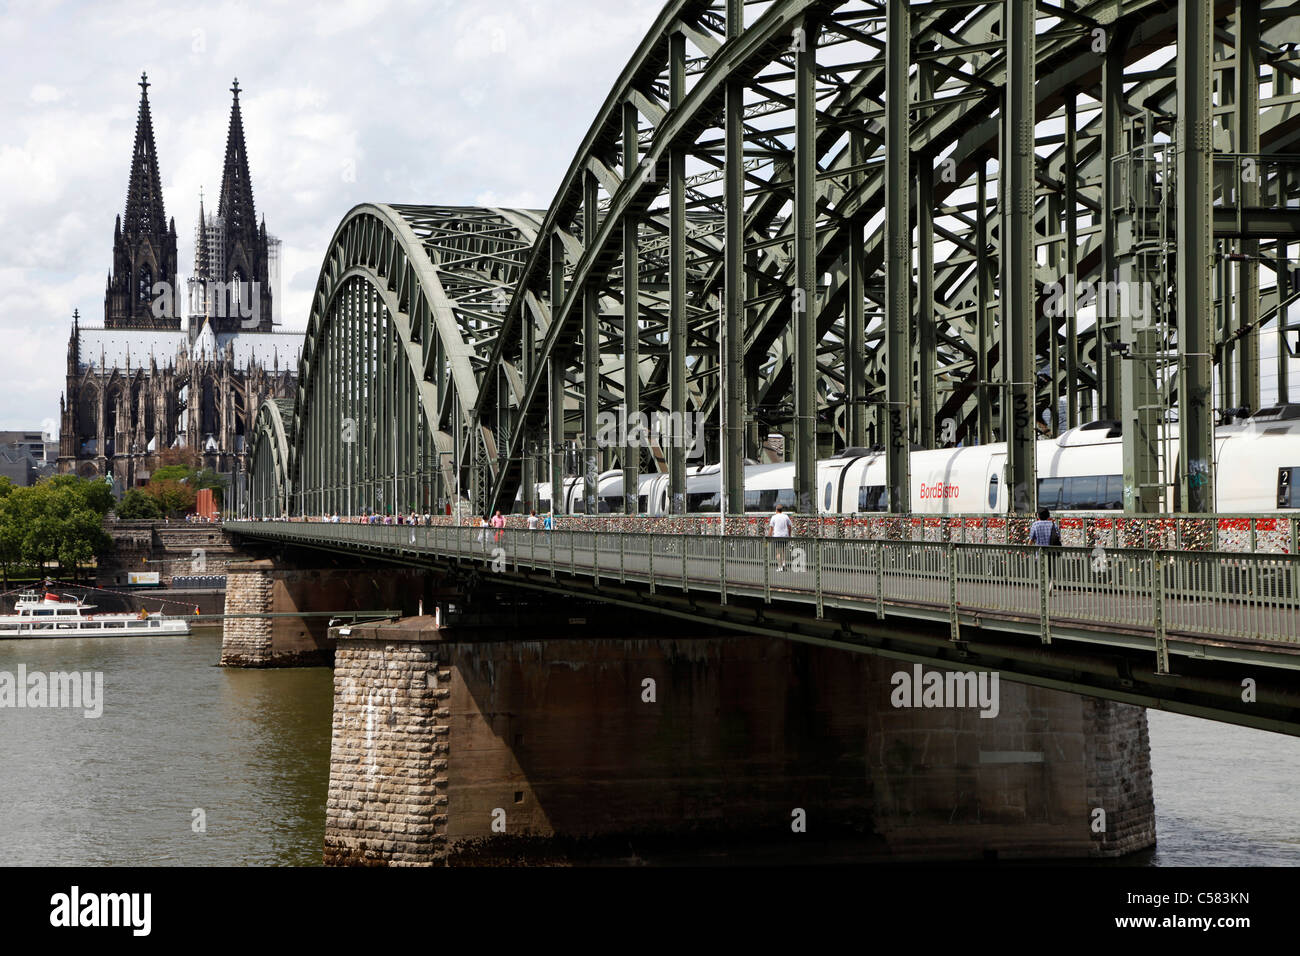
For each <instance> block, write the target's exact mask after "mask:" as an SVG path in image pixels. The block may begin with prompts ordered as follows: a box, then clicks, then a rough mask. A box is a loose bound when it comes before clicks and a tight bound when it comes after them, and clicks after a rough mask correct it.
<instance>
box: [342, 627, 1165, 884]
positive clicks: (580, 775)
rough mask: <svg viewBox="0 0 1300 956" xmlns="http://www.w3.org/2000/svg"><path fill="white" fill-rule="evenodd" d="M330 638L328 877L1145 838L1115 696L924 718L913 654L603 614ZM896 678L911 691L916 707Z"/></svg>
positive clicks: (1015, 690)
mask: <svg viewBox="0 0 1300 956" xmlns="http://www.w3.org/2000/svg"><path fill="white" fill-rule="evenodd" d="M572 613H573V612H570V614H571V615H572ZM335 633H336V636H337V644H336V648H335V672H334V718H333V743H332V752H331V760H330V781H329V796H328V807H327V822H326V834H325V848H324V850H325V853H324V855H325V862H326V863H327V864H332V865H379V866H383V865H474V864H502V863H525V864H542V863H565V862H577V861H590V862H618V861H624V862H650V863H671V862H701V861H709V860H713V861H722V860H727V861H730V862H746V861H754V862H768V861H784V862H809V861H814V860H816V861H825V862H830V861H840V860H872V859H891V860H906V859H945V858H947V859H987V858H992V857H1002V858H1065V857H1113V856H1118V855H1122V854H1126V853H1130V852H1133V851H1137V850H1142V849H1145V848H1148V847H1151V846H1153V845H1154V842H1155V823H1154V806H1153V800H1152V789H1151V774H1150V758H1149V746H1148V739H1147V724H1146V712H1145V710H1143V709H1141V708H1138V707H1134V706H1131V705H1126V704H1117V703H1110V702H1106V701H1101V700H1094V699H1089V698H1083V697H1080V696H1077V695H1074V694H1069V693H1065V692H1060V691H1054V690H1045V689H1041V688H1036V687H1030V686H1026V685H1018V684H1013V683H1010V682H1006V681H999V682H998V684H997V685H996V688H995V692H996V714H993V713H991V711H992V710H993V708H992V707H984V708H983V709H982V710H981V708H979V707H976V706H933V707H931V706H927V705H926V703H925V701H926V699H927V698H926V697H925V696H924V695H923V693H922V687H928V688H930V689H933V683H934V680H935V679H933V678H930V677H929V676H928V675H929V674H931V673H937V674H938V675H940V677H942V675H943V674H944V672H943V671H940V670H938V669H937V668H934V667H931V666H930V665H924V666H921V665H916V664H913V663H910V662H903V661H897V660H891V659H886V658H883V657H873V656H867V655H863V654H857V653H853V652H851V651H844V650H839V649H832V648H827V647H820V646H813V645H808V644H801V643H796V642H793V641H787V640H782V639H780V638H774V637H770V636H746V635H743V634H734V635H732V634H727V635H720V634H716V633H698V634H694V633H692V632H691V631H690V629H689V626H686V625H683V624H682V623H681V622H671V621H669V622H667V623H665V619H650V618H649V616H648V615H647V616H646V619H642V618H641V617H640V616H639V615H630V614H628V613H627V612H625V611H621V612H617V613H613V612H611V613H607V614H603V615H602V614H600V613H599V612H592V613H591V614H590V615H587V616H578V617H573V616H571V617H570V618H569V619H568V620H567V621H566V620H562V619H555V620H549V621H548V620H544V619H542V618H541V617H537V616H531V615H528V614H525V615H523V616H522V618H521V619H520V621H517V622H516V623H515V624H514V625H511V624H508V623H504V622H490V621H487V620H477V621H472V620H469V621H466V620H461V621H460V622H459V623H457V622H455V619H453V620H452V621H450V622H449V620H448V618H447V616H445V615H443V614H441V613H440V614H439V615H438V616H436V617H435V616H425V617H416V618H412V619H408V620H403V621H400V622H395V623H388V624H380V625H367V626H354V627H349V628H339V629H336V632H335ZM666 634H671V635H672V636H664V635H666ZM900 674H904V675H906V677H907V681H908V682H914V681H915V679H916V678H917V677H918V676H920V677H921V681H920V685H919V686H917V687H915V688H914V689H915V695H914V696H912V693H911V692H912V690H913V688H912V687H911V686H910V683H909V685H908V687H907V690H908V695H907V697H906V699H904V695H903V690H904V683H905V682H904V681H902V680H901V679H900V678H899V676H898V675H900ZM953 683H954V685H955V683H956V682H955V681H954V682H953ZM945 686H946V685H945ZM991 686H992V685H991V682H990V683H989V684H986V688H987V687H991ZM949 703H951V701H949ZM967 703H970V702H967ZM908 705H913V706H908ZM981 713H988V714H989V716H981Z"/></svg>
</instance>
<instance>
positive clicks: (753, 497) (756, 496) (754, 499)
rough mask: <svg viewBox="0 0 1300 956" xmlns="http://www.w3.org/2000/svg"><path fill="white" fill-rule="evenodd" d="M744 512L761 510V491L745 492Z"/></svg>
mask: <svg viewBox="0 0 1300 956" xmlns="http://www.w3.org/2000/svg"><path fill="white" fill-rule="evenodd" d="M745 510H746V511H762V510H763V493H762V492H761V491H747V492H745Z"/></svg>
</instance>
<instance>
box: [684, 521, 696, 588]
mask: <svg viewBox="0 0 1300 956" xmlns="http://www.w3.org/2000/svg"><path fill="white" fill-rule="evenodd" d="M694 538H695V536H694V535H686V534H684V535H682V537H681V542H682V593H683V594H685V593H686V592H687V591H689V590H690V585H689V584H688V583H687V581H686V549H687V548H688V547H689V546H690V542H691V541H693V540H694Z"/></svg>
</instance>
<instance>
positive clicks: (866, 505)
mask: <svg viewBox="0 0 1300 956" xmlns="http://www.w3.org/2000/svg"><path fill="white" fill-rule="evenodd" d="M858 510H859V511H884V510H885V486H884V485H863V486H862V487H861V488H859V489H858Z"/></svg>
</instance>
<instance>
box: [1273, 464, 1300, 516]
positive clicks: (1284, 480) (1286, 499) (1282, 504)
mask: <svg viewBox="0 0 1300 956" xmlns="http://www.w3.org/2000/svg"><path fill="white" fill-rule="evenodd" d="M1297 478H1300V468H1279V469H1278V470H1277V506H1278V507H1279V508H1300V497H1297V496H1296V494H1295V492H1294V491H1292V488H1294V487H1295V483H1296V479H1297Z"/></svg>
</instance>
